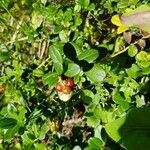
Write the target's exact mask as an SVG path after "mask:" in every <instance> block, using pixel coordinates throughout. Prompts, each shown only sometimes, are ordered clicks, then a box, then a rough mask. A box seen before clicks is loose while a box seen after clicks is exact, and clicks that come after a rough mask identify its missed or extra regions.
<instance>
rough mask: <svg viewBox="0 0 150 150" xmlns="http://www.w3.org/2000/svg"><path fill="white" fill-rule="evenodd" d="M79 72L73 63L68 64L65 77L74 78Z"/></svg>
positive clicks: (78, 68) (77, 66)
mask: <svg viewBox="0 0 150 150" xmlns="http://www.w3.org/2000/svg"><path fill="white" fill-rule="evenodd" d="M79 72H80V67H79V65H77V64H75V63H69V64H68V68H67V71H66V72H65V76H68V77H74V76H76V75H77V74H78V73H79Z"/></svg>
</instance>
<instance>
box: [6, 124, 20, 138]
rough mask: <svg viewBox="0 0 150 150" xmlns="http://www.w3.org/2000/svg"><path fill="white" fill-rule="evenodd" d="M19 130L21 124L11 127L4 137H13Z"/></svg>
mask: <svg viewBox="0 0 150 150" xmlns="http://www.w3.org/2000/svg"><path fill="white" fill-rule="evenodd" d="M18 130H19V125H16V126H14V127H12V128H9V129H8V130H7V132H6V133H5V135H4V139H5V140H8V139H11V138H12V137H13V136H14V135H15V134H16V133H17V132H18Z"/></svg>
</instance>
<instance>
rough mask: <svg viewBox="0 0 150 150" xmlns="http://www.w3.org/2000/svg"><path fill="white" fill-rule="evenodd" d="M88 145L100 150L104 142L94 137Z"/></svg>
mask: <svg viewBox="0 0 150 150" xmlns="http://www.w3.org/2000/svg"><path fill="white" fill-rule="evenodd" d="M88 144H89V146H90V147H93V148H99V149H100V148H101V146H102V144H103V143H102V141H101V140H100V139H99V138H97V137H92V138H90V139H89V140H88Z"/></svg>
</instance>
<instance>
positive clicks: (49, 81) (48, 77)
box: [42, 72, 58, 87]
mask: <svg viewBox="0 0 150 150" xmlns="http://www.w3.org/2000/svg"><path fill="white" fill-rule="evenodd" d="M42 79H43V83H44V84H45V85H48V86H50V87H54V86H55V84H56V83H57V82H58V74H57V73H55V72H53V73H52V72H50V73H47V74H45V75H44V76H43V78H42Z"/></svg>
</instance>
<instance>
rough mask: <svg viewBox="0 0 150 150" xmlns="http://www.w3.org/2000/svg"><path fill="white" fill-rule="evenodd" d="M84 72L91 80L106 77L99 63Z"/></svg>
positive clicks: (97, 80)
mask: <svg viewBox="0 0 150 150" xmlns="http://www.w3.org/2000/svg"><path fill="white" fill-rule="evenodd" d="M85 74H86V76H87V77H88V78H89V79H90V80H91V81H92V82H100V81H103V80H104V78H105V77H106V73H105V71H104V70H103V68H102V67H101V66H100V65H99V64H97V65H95V66H94V67H93V68H92V69H91V70H90V71H88V72H86V73H85Z"/></svg>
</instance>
